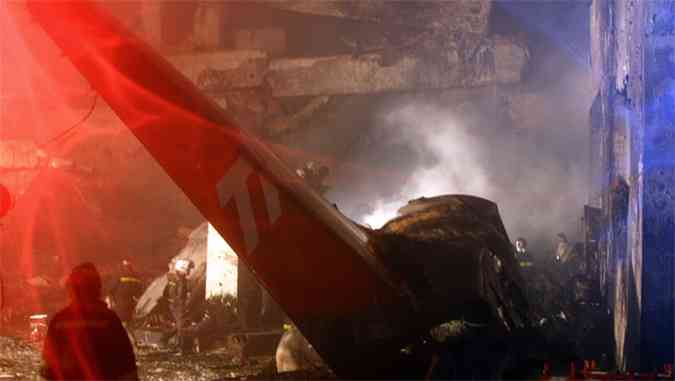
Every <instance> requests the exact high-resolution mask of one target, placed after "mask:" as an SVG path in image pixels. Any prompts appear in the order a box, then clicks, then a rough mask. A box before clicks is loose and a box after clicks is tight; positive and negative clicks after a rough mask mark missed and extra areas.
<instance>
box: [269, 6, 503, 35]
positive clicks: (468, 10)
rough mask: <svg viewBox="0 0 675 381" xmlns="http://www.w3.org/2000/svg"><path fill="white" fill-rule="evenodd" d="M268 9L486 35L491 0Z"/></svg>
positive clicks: (278, 7)
mask: <svg viewBox="0 0 675 381" xmlns="http://www.w3.org/2000/svg"><path fill="white" fill-rule="evenodd" d="M261 4H264V5H265V6H268V7H274V8H277V9H282V10H287V11H292V12H298V13H305V14H310V15H317V16H330V17H340V18H347V19H355V20H363V21H370V22H378V23H388V24H393V25H410V26H421V27H429V26H434V25H442V26H443V27H446V28H452V29H455V30H463V31H471V32H474V33H482V32H485V31H486V29H487V23H488V15H489V14H490V10H491V6H492V4H491V2H490V1H489V0H479V1H475V0H469V1H466V0H463V1H406V2H395V1H386V0H368V1H343V0H329V1H311V0H309V1H307V0H281V1H262V2H261Z"/></svg>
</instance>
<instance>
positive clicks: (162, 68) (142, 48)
mask: <svg viewBox="0 0 675 381" xmlns="http://www.w3.org/2000/svg"><path fill="white" fill-rule="evenodd" d="M28 6H29V10H30V12H31V14H32V15H33V17H34V18H35V20H36V21H37V23H38V24H39V25H41V26H42V27H43V29H44V30H45V31H46V32H47V34H48V35H49V36H50V37H51V38H52V39H53V40H54V42H55V43H56V44H57V45H58V46H59V47H60V48H61V49H62V51H63V53H64V54H65V55H66V56H67V57H68V58H69V59H70V60H71V61H72V63H73V64H74V65H75V67H76V68H77V69H78V70H79V71H80V72H81V73H82V74H83V75H84V77H85V78H86V79H87V80H88V81H89V82H90V84H91V85H92V87H93V88H94V89H95V90H96V91H97V92H98V93H99V94H100V95H101V97H102V98H103V99H105V101H106V102H107V103H108V104H109V105H110V107H111V108H112V109H113V110H114V111H115V112H116V114H117V115H118V116H119V117H120V119H121V120H122V121H123V122H124V123H125V124H126V126H127V127H128V128H129V129H130V130H131V131H132V132H133V133H134V135H135V136H136V137H138V139H139V140H140V141H141V142H142V143H143V145H144V146H145V147H146V148H147V150H148V151H149V152H150V154H151V155H152V156H153V157H154V158H155V159H156V160H157V161H158V162H159V164H160V165H161V166H162V167H163V168H164V170H165V171H166V172H167V173H168V174H169V176H170V177H171V178H172V179H173V181H174V182H175V183H176V184H177V185H178V186H179V187H180V188H181V189H182V190H183V191H184V192H185V194H186V195H187V196H188V197H189V199H190V200H191V201H192V202H193V203H194V204H195V205H196V206H197V208H198V209H199V210H200V211H201V213H202V214H203V215H204V217H206V218H207V219H208V220H209V222H210V223H211V224H212V225H213V226H214V227H215V228H216V229H217V230H218V232H220V234H221V235H222V236H223V237H224V238H225V239H226V240H227V241H228V243H229V244H230V246H231V247H232V248H233V249H234V250H235V251H236V252H237V254H238V255H239V257H240V258H241V259H242V260H243V261H244V262H245V263H246V264H247V265H248V266H249V268H251V269H252V270H253V272H254V273H255V275H256V276H257V277H258V279H259V280H260V281H261V282H262V283H263V284H264V285H265V286H266V288H267V289H268V290H269V291H270V293H271V295H272V296H273V297H274V298H275V300H276V301H277V302H278V303H279V304H280V305H281V306H282V307H283V308H284V310H285V311H286V312H287V313H288V314H289V316H291V317H292V318H293V319H294V320H295V321H296V322H297V323H299V325H300V326H302V325H303V322H309V321H310V320H312V319H322V318H327V317H330V316H341V317H345V316H350V315H351V314H353V313H358V312H359V311H363V310H364V309H366V308H368V307H369V306H371V305H372V304H373V303H374V301H375V300H377V301H378V302H380V303H381V302H386V301H387V300H389V301H393V300H395V299H396V298H397V295H398V291H397V287H396V286H394V285H393V283H392V282H390V280H389V277H388V276H387V275H386V272H385V270H384V268H383V266H382V265H381V264H380V263H379V262H378V260H377V259H376V257H375V256H373V255H372V253H371V251H370V249H369V246H368V236H367V234H366V233H365V232H364V231H362V230H361V229H359V228H358V227H357V226H356V225H355V224H354V223H352V222H351V221H349V220H348V219H346V218H345V217H344V216H343V215H342V214H340V213H339V212H338V211H337V210H336V209H335V208H334V207H333V206H332V205H330V204H328V203H326V202H325V201H324V200H323V199H322V198H321V197H320V196H318V195H317V194H316V193H315V192H313V191H312V190H311V189H310V188H309V187H308V186H306V184H305V183H304V182H303V181H302V180H301V179H300V178H299V177H298V176H297V175H296V174H295V173H293V171H291V170H290V169H289V168H287V167H286V166H284V165H283V164H282V163H281V162H280V161H279V159H278V158H277V157H276V156H275V155H274V154H273V153H272V151H271V150H270V149H268V148H267V147H266V146H265V145H264V144H263V143H262V142H260V141H259V140H258V139H256V138H255V137H253V136H250V135H249V134H247V133H246V132H245V131H243V130H242V129H240V128H238V127H236V126H234V125H233V124H232V123H231V122H230V121H229V120H228V118H227V116H225V115H224V113H223V111H222V110H221V109H220V108H219V107H218V106H217V105H215V104H214V103H213V102H211V101H210V100H209V99H208V98H207V97H206V96H204V95H203V94H201V93H200V91H199V90H198V89H197V88H196V87H195V86H194V85H193V84H192V83H191V82H190V81H189V80H188V79H186V78H185V77H184V76H183V75H182V74H180V73H179V72H178V71H177V70H176V69H175V68H174V67H173V66H172V65H171V64H170V63H168V62H167V61H166V60H165V59H164V58H162V57H161V56H160V55H159V54H158V53H157V52H155V51H153V49H151V48H150V47H149V46H147V45H146V44H145V43H143V42H141V41H140V40H139V39H138V38H136V37H135V36H133V35H132V34H131V33H129V32H127V31H126V30H124V28H123V27H122V26H121V25H120V24H119V23H118V22H117V21H116V20H114V19H113V18H112V17H111V16H109V15H107V14H106V13H105V12H103V11H101V10H99V9H98V8H97V7H96V5H95V4H94V3H93V2H90V1H68V2H50V1H30V2H29V5H28ZM307 336H308V338H309V339H310V341H313V340H312V339H313V338H312V334H309V335H307ZM320 349H321V348H319V350H320Z"/></svg>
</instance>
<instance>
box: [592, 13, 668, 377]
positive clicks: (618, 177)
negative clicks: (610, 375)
mask: <svg viewBox="0 0 675 381" xmlns="http://www.w3.org/2000/svg"><path fill="white" fill-rule="evenodd" d="M674 15H675V8H673V4H672V3H671V2H662V1H650V2H635V1H627V0H626V1H606V0H595V1H594V2H593V22H592V27H593V33H592V38H593V40H594V49H593V53H594V54H593V57H594V62H593V65H594V72H595V74H596V75H595V78H596V79H597V80H596V81H595V83H596V84H597V86H598V89H599V94H600V97H601V98H600V102H601V118H599V121H598V122H599V124H600V126H599V128H601V130H602V134H603V136H604V139H603V142H602V144H603V147H602V149H603V154H604V158H603V162H604V168H605V169H606V172H605V173H606V174H605V176H606V177H605V178H604V181H603V183H604V186H605V188H604V190H605V194H606V197H607V200H608V202H607V203H605V204H604V206H605V208H604V210H605V213H606V216H607V221H608V225H607V247H606V250H607V253H606V261H605V263H604V267H605V270H606V272H607V274H609V275H608V277H607V278H606V282H607V283H606V290H607V296H608V298H609V305H610V306H611V307H612V308H613V316H614V336H615V337H614V338H615V342H616V345H615V346H616V351H615V352H616V361H617V365H618V366H619V367H620V368H621V369H624V370H632V369H642V370H645V371H653V370H655V369H657V368H659V367H660V366H662V365H663V364H664V363H672V362H673V345H674V344H673V343H674V340H673V324H674V323H675V322H674V321H673V316H674V312H675V311H674V310H673V296H674V294H673V291H674V290H673V280H674V277H675V272H674V269H673V255H674V254H675V225H674V224H673V219H674V217H675V216H674V215H673V214H674V211H675V208H674V207H675V199H674V198H673V195H672V193H671V190H670V189H672V186H673V185H675V184H674V181H675V175H674V174H675V156H674V154H673V152H675V151H674V150H673V148H675V147H674V145H675V143H674V140H673V139H672V136H673V124H672V120H673V115H672V113H673V107H674V106H675V105H674V104H673V95H672V94H673V93H672V91H673V76H672V73H673V70H674V69H675V66H674V65H673V60H672V54H673V48H674V47H675V44H673V42H672V41H673V40H672V36H673V33H674V31H673V27H672V19H673V16H674ZM622 184H623V185H622ZM624 189H625V192H627V193H628V194H627V199H626V200H625V201H621V202H611V201H612V200H614V201H617V200H618V199H621V196H620V195H621V193H623V192H624Z"/></svg>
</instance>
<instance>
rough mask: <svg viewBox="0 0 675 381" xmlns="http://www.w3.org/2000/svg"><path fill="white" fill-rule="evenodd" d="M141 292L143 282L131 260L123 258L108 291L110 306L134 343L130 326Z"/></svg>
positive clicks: (134, 339)
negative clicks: (117, 274) (117, 273)
mask: <svg viewBox="0 0 675 381" xmlns="http://www.w3.org/2000/svg"><path fill="white" fill-rule="evenodd" d="M142 294H143V282H142V281H141V279H140V278H139V276H138V274H137V273H136V271H135V270H134V268H133V266H132V265H131V262H130V261H128V260H126V259H125V260H123V261H122V263H121V265H120V271H119V276H118V277H117V279H116V280H115V282H114V284H113V286H112V287H111V289H110V292H109V298H110V303H109V305H110V307H111V308H112V310H113V311H115V313H116V314H117V316H118V317H119V318H120V320H121V321H122V324H123V325H124V328H126V329H127V332H129V335H130V336H131V339H132V342H133V343H134V345H135V344H136V337H135V335H134V333H133V330H132V329H131V327H130V324H131V321H132V319H133V317H134V310H135V309H136V302H138V299H139V298H140V297H141V295H142Z"/></svg>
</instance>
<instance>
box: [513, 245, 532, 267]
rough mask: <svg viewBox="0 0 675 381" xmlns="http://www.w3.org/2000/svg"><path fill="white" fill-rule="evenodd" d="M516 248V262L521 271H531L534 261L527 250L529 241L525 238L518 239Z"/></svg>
mask: <svg viewBox="0 0 675 381" xmlns="http://www.w3.org/2000/svg"><path fill="white" fill-rule="evenodd" d="M514 246H515V247H516V260H518V264H519V265H520V269H521V270H523V271H529V269H530V268H531V267H532V266H533V265H534V262H533V261H532V256H530V252H529V251H528V250H527V240H525V238H523V237H518V238H517V239H516V241H515V243H514Z"/></svg>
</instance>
